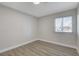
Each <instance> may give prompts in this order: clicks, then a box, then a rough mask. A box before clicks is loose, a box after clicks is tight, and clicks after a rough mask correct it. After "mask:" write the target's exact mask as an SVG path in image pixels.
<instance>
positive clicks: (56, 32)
mask: <svg viewBox="0 0 79 59" xmlns="http://www.w3.org/2000/svg"><path fill="white" fill-rule="evenodd" d="M64 17H72V25H71V26H72V31H71V32H64V31H63V30H62V31H60V32H57V31H56V24H55V23H56V18H62V19H63V18H64ZM62 26H63V25H62ZM54 32H55V33H73V16H60V17H55V20H54Z"/></svg>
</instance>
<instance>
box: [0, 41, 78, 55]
mask: <svg viewBox="0 0 79 59" xmlns="http://www.w3.org/2000/svg"><path fill="white" fill-rule="evenodd" d="M0 56H78V54H77V51H76V49H73V48H68V47H64V46H60V45H56V44H51V43H48V42H44V41H40V40H37V41H35V42H32V43H29V44H26V45H24V46H20V47H18V48H15V49H12V50H10V51H7V52H4V53H1V54H0Z"/></svg>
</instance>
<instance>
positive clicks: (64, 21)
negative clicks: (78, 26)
mask: <svg viewBox="0 0 79 59" xmlns="http://www.w3.org/2000/svg"><path fill="white" fill-rule="evenodd" d="M55 32H72V16H68V17H59V18H56V19H55Z"/></svg>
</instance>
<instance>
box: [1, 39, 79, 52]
mask: <svg viewBox="0 0 79 59" xmlns="http://www.w3.org/2000/svg"><path fill="white" fill-rule="evenodd" d="M36 40H41V41H45V42H49V43H53V44H57V45H61V46H66V47H70V48H75V49H77V47H76V46H70V45H67V44H62V43H59V42H54V41H48V40H45V39H39V38H37V39H34V40H30V41H27V42H24V43H22V44H18V45H16V46H12V47H8V48H6V49H3V50H0V53H3V52H6V51H9V50H11V49H14V48H17V47H20V46H22V45H26V44H28V43H31V42H34V41H36ZM78 52H79V51H78Z"/></svg>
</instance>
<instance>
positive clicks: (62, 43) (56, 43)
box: [39, 39, 77, 49]
mask: <svg viewBox="0 0 79 59" xmlns="http://www.w3.org/2000/svg"><path fill="white" fill-rule="evenodd" d="M39 40H41V41H45V42H49V43H53V44H57V45H61V46H65V47H70V48H74V49H77V47H76V46H71V45H67V44H63V43H59V42H54V41H48V40H45V39H39Z"/></svg>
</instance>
